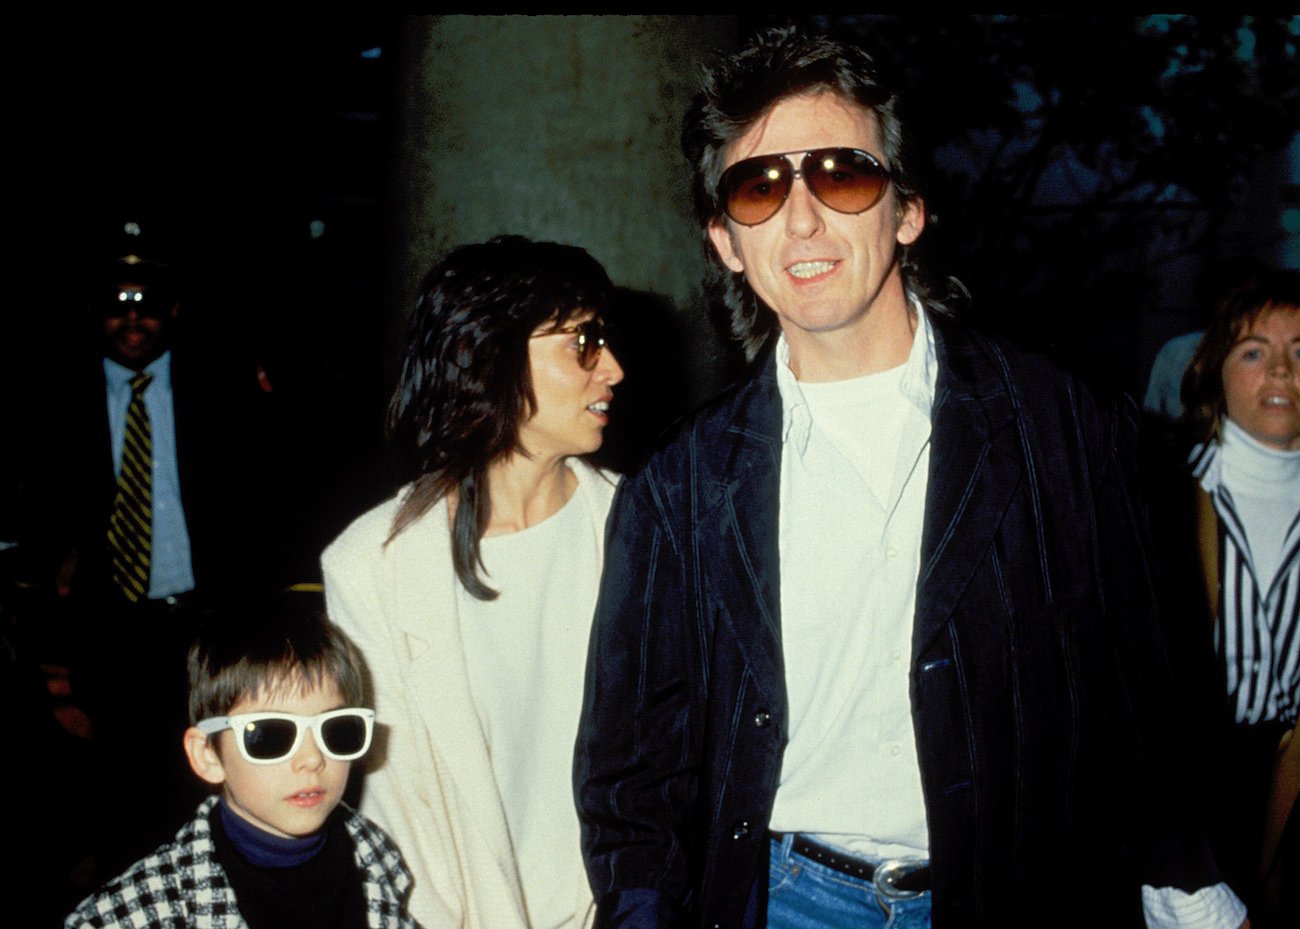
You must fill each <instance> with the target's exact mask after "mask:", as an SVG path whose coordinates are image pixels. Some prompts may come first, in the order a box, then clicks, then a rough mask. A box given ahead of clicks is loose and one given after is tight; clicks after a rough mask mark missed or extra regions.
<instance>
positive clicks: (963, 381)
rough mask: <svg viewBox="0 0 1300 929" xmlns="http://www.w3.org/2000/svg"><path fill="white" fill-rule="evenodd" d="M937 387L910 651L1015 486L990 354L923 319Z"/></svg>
mask: <svg viewBox="0 0 1300 929" xmlns="http://www.w3.org/2000/svg"><path fill="white" fill-rule="evenodd" d="M930 321H931V324H932V325H933V327H934V335H935V349H936V353H937V358H938V367H939V373H938V384H937V385H936V390H935V400H934V410H933V414H932V416H931V421H932V427H931V449H930V474H929V482H928V486H927V489H926V501H925V526H924V529H923V530H922V536H921V573H920V576H919V579H918V582H917V608H916V624H915V627H914V629H913V636H912V651H913V654H914V655H922V654H924V653H925V652H926V650H928V648H929V647H930V645H931V644H932V643H933V642H934V640H935V638H936V637H937V636H939V635H940V634H941V633H942V631H943V629H944V627H945V626H946V625H947V623H948V620H949V618H950V617H951V616H952V613H953V610H954V609H955V608H956V605H957V602H958V601H959V600H960V598H961V595H962V592H963V591H964V590H965V588H966V585H967V583H968V582H969V581H970V578H971V575H972V574H974V572H975V569H976V567H977V566H978V565H979V563H980V562H981V560H982V559H983V557H984V553H985V552H986V551H987V549H988V546H989V544H990V542H991V541H992V539H993V535H994V533H995V532H996V531H997V528H998V525H999V523H1000V522H1001V518H1002V514H1003V513H1004V512H1005V511H1006V508H1007V505H1008V504H1009V503H1010V501H1011V497H1012V494H1013V493H1014V491H1015V489H1016V487H1017V486H1018V485H1019V483H1020V479H1021V473H1022V471H1023V464H1022V458H1021V449H1020V438H1019V435H1018V433H1017V430H1016V429H1015V428H1014V425H1015V418H1016V411H1015V404H1014V401H1013V398H1012V397H1011V395H1010V394H1009V392H1008V390H1007V386H1006V384H1007V381H1006V378H1005V376H1004V372H1003V370H1002V359H1001V356H1000V355H998V354H997V350H996V349H995V348H994V347H993V346H992V345H989V344H988V343H986V342H984V341H983V340H982V339H980V338H979V337H978V336H974V335H972V334H970V333H968V332H966V331H965V330H963V329H962V328H960V327H959V326H957V325H955V324H953V323H952V322H951V321H949V320H946V319H944V318H943V317H940V316H935V315H933V314H932V315H931V317H930Z"/></svg>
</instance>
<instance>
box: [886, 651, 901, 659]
mask: <svg viewBox="0 0 1300 929" xmlns="http://www.w3.org/2000/svg"><path fill="white" fill-rule="evenodd" d="M889 657H890V659H891V660H892V661H901V660H902V658H903V653H902V652H900V651H899V650H898V649H894V650H893V651H892V652H890V653H889Z"/></svg>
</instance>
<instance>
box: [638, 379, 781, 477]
mask: <svg viewBox="0 0 1300 929" xmlns="http://www.w3.org/2000/svg"><path fill="white" fill-rule="evenodd" d="M780 403H781V401H780V395H779V393H778V392H777V387H776V377H775V374H774V369H773V367H772V360H771V357H770V353H769V354H768V355H765V356H763V357H761V358H759V359H758V360H757V361H755V362H754V363H753V364H752V365H751V366H750V367H749V368H748V369H747V370H746V371H745V372H744V373H743V374H742V375H741V376H740V377H739V378H737V379H736V380H734V381H733V382H732V383H731V384H730V385H729V386H727V387H726V388H724V389H723V390H722V391H721V392H720V393H718V394H716V395H714V396H713V397H712V398H710V399H709V400H706V401H705V402H704V403H703V404H701V405H700V406H698V407H696V408H695V409H694V410H693V411H691V412H690V413H688V414H686V415H685V416H683V417H682V418H681V419H679V420H677V422H676V423H674V424H673V425H672V426H670V427H669V428H668V429H666V430H665V431H664V433H663V434H662V435H661V436H660V437H659V440H658V442H657V443H656V444H655V447H654V451H653V452H652V454H651V455H650V457H649V459H648V463H649V464H652V465H653V464H660V465H662V464H665V463H669V462H672V461H674V460H676V459H679V458H681V457H682V456H684V455H685V454H687V453H688V450H692V449H693V450H695V451H696V452H697V453H698V452H699V451H700V450H704V451H705V452H706V453H707V452H709V451H710V450H713V449H716V448H719V447H722V446H724V445H727V444H730V443H731V442H732V441H733V440H734V438H735V437H736V436H739V435H759V436H765V437H768V438H773V437H776V436H777V435H778V434H779V431H780V417H781V406H780Z"/></svg>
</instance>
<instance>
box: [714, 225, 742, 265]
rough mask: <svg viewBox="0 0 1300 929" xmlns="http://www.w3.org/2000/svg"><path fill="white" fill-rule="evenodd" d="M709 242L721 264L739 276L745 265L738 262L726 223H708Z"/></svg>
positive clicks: (738, 258) (738, 256)
mask: <svg viewBox="0 0 1300 929" xmlns="http://www.w3.org/2000/svg"><path fill="white" fill-rule="evenodd" d="M709 241H710V242H712V243H713V250H714V251H716V252H717V253H718V257H719V258H720V259H722V263H723V264H724V265H726V266H727V267H728V268H730V269H731V270H732V271H735V272H736V273H737V274H741V273H743V272H744V270H745V263H744V262H743V261H741V260H740V255H738V254H737V253H736V246H735V243H734V242H732V240H731V230H730V229H728V228H727V221H726V220H724V219H713V220H710V221H709Z"/></svg>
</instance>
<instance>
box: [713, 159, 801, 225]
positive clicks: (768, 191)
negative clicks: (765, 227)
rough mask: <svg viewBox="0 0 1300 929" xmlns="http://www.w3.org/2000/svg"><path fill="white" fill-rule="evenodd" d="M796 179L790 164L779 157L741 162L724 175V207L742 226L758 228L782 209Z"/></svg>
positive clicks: (722, 188)
mask: <svg viewBox="0 0 1300 929" xmlns="http://www.w3.org/2000/svg"><path fill="white" fill-rule="evenodd" d="M793 179H794V174H793V172H792V171H791V170H790V165H789V163H788V162H786V160H785V159H784V158H782V157H781V156H780V155H768V156H764V157H761V158H746V159H745V160H744V161H738V162H736V163H735V164H734V165H732V166H731V167H730V168H728V169H727V171H726V173H725V174H723V175H722V184H721V195H722V204H723V208H724V209H725V210H726V211H727V215H728V216H730V217H731V218H732V219H733V220H735V221H736V222H738V223H740V224H741V225H742V226H756V225H758V224H759V223H761V222H764V221H765V220H769V219H771V218H772V217H773V216H775V215H776V212H777V210H779V209H781V204H783V203H785V198H786V197H787V196H788V195H789V193H790V184H791V182H792V181H793Z"/></svg>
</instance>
